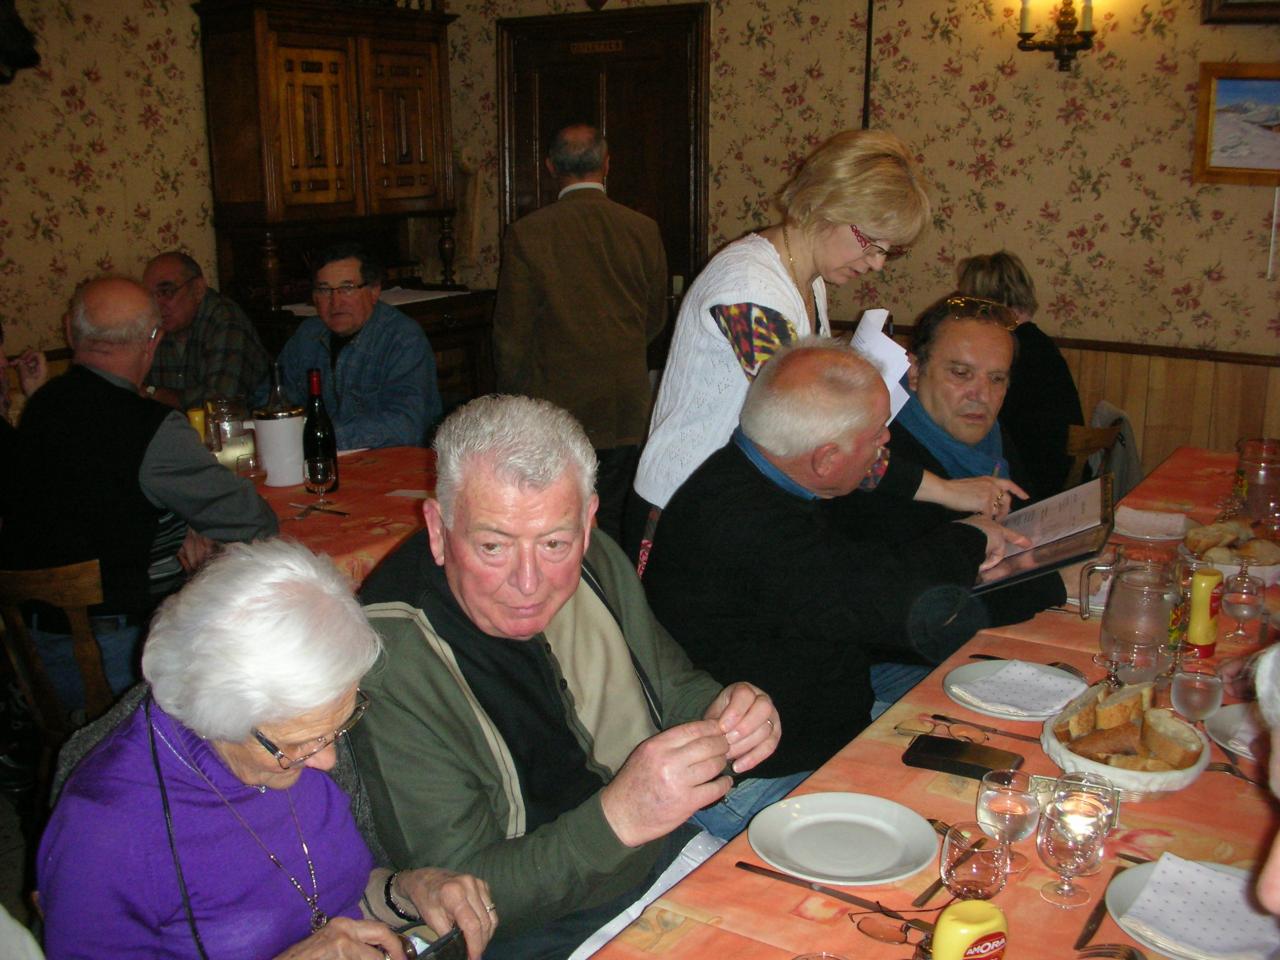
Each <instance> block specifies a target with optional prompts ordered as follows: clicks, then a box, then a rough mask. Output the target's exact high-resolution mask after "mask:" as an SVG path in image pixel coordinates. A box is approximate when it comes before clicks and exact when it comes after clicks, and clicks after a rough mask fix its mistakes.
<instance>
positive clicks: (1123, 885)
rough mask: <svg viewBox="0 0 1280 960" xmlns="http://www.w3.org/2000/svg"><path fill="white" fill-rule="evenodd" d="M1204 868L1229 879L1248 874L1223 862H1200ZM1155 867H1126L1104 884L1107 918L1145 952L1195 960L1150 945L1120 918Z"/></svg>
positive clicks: (1142, 865) (1178, 959)
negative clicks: (1108, 882)
mask: <svg viewBox="0 0 1280 960" xmlns="http://www.w3.org/2000/svg"><path fill="white" fill-rule="evenodd" d="M1201 862H1202V863H1204V865H1205V866H1206V867H1212V868H1213V869H1214V870H1217V871H1218V872H1220V873H1226V874H1231V875H1232V876H1238V877H1243V876H1247V875H1248V873H1247V871H1245V870H1241V869H1240V868H1239V867H1228V866H1227V865H1226V864H1223V863H1208V862H1206V861H1201ZM1155 868H1156V865H1155V862H1154V861H1153V862H1151V863H1143V864H1139V865H1138V866H1136V867H1129V868H1128V869H1127V870H1121V871H1120V872H1119V873H1118V874H1116V877H1115V879H1114V880H1112V881H1111V883H1110V884H1108V885H1107V893H1106V900H1107V913H1109V914H1111V919H1112V920H1114V921H1115V922H1116V923H1117V924H1119V926H1120V929H1121V930H1123V931H1124V932H1125V933H1127V934H1128V935H1129V936H1131V937H1133V939H1135V940H1137V941H1138V942H1139V943H1140V944H1142V945H1143V946H1144V947H1146V948H1147V949H1148V950H1152V951H1154V952H1155V955H1156V956H1157V957H1172V958H1173V960H1195V957H1193V956H1192V955H1191V954H1189V953H1183V952H1182V951H1180V950H1174V951H1170V950H1169V948H1168V947H1161V946H1157V945H1156V944H1154V943H1152V942H1151V941H1150V940H1148V939H1147V938H1146V937H1144V936H1143V935H1142V934H1140V933H1138V931H1137V930H1135V929H1133V927H1131V926H1130V925H1129V924H1127V923H1125V921H1124V920H1122V919H1121V917H1123V916H1124V915H1125V914H1126V913H1128V912H1129V908H1130V907H1131V906H1133V901H1135V900H1137V899H1138V894H1140V893H1141V892H1142V888H1143V887H1145V886H1146V885H1147V879H1148V878H1149V877H1150V876H1151V871H1153V870H1154V869H1155Z"/></svg>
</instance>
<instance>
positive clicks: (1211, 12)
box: [1200, 0, 1280, 23]
mask: <svg viewBox="0 0 1280 960" xmlns="http://www.w3.org/2000/svg"><path fill="white" fill-rule="evenodd" d="M1200 22H1201V23H1280V0H1204V7H1203V8H1202V9H1201V11H1200Z"/></svg>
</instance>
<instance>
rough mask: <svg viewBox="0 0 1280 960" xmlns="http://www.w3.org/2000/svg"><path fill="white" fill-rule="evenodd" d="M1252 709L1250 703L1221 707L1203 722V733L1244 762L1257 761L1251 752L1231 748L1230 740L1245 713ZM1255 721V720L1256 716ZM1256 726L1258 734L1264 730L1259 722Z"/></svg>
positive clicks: (1262, 724)
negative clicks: (1241, 758)
mask: <svg viewBox="0 0 1280 960" xmlns="http://www.w3.org/2000/svg"><path fill="white" fill-rule="evenodd" d="M1252 709H1253V704H1252V703H1233V704H1231V706H1229V707H1223V708H1222V709H1221V710H1219V711H1218V712H1217V713H1215V714H1214V715H1213V716H1211V717H1210V718H1209V719H1208V720H1206V721H1205V722H1204V730H1205V733H1207V734H1209V738H1210V739H1211V740H1212V741H1213V742H1214V743H1216V744H1217V745H1218V746H1220V747H1222V748H1223V749H1224V750H1230V751H1231V752H1232V753H1234V754H1236V755H1238V756H1241V757H1244V758H1245V759H1246V760H1257V759H1258V758H1257V757H1255V756H1254V755H1253V751H1252V750H1237V749H1236V748H1234V747H1232V746H1231V738H1232V736H1234V735H1235V732H1236V728H1237V727H1239V726H1240V721H1241V720H1242V719H1244V715H1245V713H1246V712H1248V711H1249V710H1252ZM1255 719H1257V715H1256V714H1255ZM1257 726H1258V730H1259V732H1264V731H1265V730H1266V725H1265V724H1264V723H1262V722H1261V721H1260V720H1259V721H1258V724H1257Z"/></svg>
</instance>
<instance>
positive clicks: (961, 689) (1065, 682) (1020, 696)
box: [950, 660, 1088, 718]
mask: <svg viewBox="0 0 1280 960" xmlns="http://www.w3.org/2000/svg"><path fill="white" fill-rule="evenodd" d="M1087 686H1088V684H1086V683H1085V682H1084V681H1083V680H1078V679H1076V678H1075V677H1072V676H1068V675H1067V674H1064V673H1062V672H1060V671H1054V672H1052V673H1051V672H1049V671H1046V670H1040V669H1037V668H1036V667H1033V666H1032V665H1031V664H1029V663H1023V662H1022V661H1021V660H1008V661H1006V662H1004V663H1002V664H1001V665H1000V669H998V670H995V671H994V672H992V673H990V674H988V675H987V676H985V677H982V678H980V679H977V680H970V681H967V682H961V683H953V684H952V685H951V688H950V690H951V693H952V694H953V695H955V696H956V697H957V698H959V699H960V700H962V701H964V702H965V703H969V704H972V705H973V706H975V707H981V708H982V709H984V710H990V711H992V712H993V713H1002V714H1006V715H1008V716H1010V717H1034V718H1040V717H1048V716H1052V715H1053V714H1055V713H1057V712H1058V711H1059V710H1061V709H1062V708H1063V707H1065V706H1066V705H1067V704H1068V703H1070V702H1071V701H1072V700H1074V699H1075V698H1076V697H1078V696H1079V695H1080V694H1082V693H1084V691H1085V687H1087Z"/></svg>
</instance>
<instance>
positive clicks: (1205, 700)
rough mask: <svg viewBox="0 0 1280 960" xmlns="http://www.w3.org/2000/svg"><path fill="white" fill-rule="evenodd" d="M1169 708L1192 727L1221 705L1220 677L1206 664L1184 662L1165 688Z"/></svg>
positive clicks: (1213, 712) (1212, 713) (1211, 714)
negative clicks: (1170, 702) (1171, 705)
mask: <svg viewBox="0 0 1280 960" xmlns="http://www.w3.org/2000/svg"><path fill="white" fill-rule="evenodd" d="M1169 698H1170V700H1172V702H1173V709H1175V710H1177V711H1178V713H1180V714H1182V715H1183V716H1184V717H1185V718H1186V719H1188V720H1190V721H1191V722H1192V723H1193V724H1194V723H1198V722H1199V721H1201V720H1207V719H1208V718H1209V717H1211V716H1213V715H1214V714H1215V713H1217V712H1218V708H1219V707H1220V706H1222V677H1220V676H1218V671H1216V670H1215V669H1214V668H1213V667H1212V666H1211V665H1210V664H1207V663H1184V664H1182V665H1181V666H1180V667H1179V668H1178V669H1177V671H1175V672H1174V674H1173V683H1172V684H1171V685H1170V687H1169Z"/></svg>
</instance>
